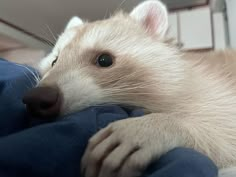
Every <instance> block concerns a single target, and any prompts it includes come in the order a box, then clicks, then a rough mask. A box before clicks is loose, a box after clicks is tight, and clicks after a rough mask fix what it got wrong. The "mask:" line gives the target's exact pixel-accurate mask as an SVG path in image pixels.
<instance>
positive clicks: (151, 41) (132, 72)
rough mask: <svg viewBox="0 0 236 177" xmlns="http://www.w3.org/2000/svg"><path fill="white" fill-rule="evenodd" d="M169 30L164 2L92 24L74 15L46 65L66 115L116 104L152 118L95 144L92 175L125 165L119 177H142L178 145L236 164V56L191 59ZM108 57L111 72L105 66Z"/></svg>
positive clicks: (47, 81)
mask: <svg viewBox="0 0 236 177" xmlns="http://www.w3.org/2000/svg"><path fill="white" fill-rule="evenodd" d="M167 29H168V23H167V11H166V8H165V6H164V5H163V4H162V3H160V2H159V1H146V2H144V3H142V4H140V5H138V6H137V7H136V8H134V10H133V11H132V12H131V13H130V14H125V13H118V14H116V15H115V16H113V17H111V18H109V19H106V20H102V21H96V22H93V23H84V22H82V20H81V19H79V18H77V17H74V18H73V19H72V20H71V21H70V22H69V24H68V25H67V27H66V29H65V31H64V33H63V34H62V35H61V37H60V38H59V40H58V42H57V44H56V46H55V48H54V49H53V51H52V53H51V54H49V55H48V56H47V57H46V58H45V59H44V60H43V61H42V63H41V64H40V66H39V67H40V71H41V72H42V74H43V78H42V80H41V81H40V83H39V86H41V87H42V86H57V87H58V88H59V89H60V92H61V94H62V97H63V101H62V105H61V108H60V113H61V114H67V113H71V112H74V111H78V110H81V109H83V108H85V107H88V106H92V105H98V104H109V103H112V104H121V105H133V106H138V107H143V108H144V109H145V110H146V111H147V112H149V114H146V115H145V116H143V117H140V118H134V119H126V120H121V121H117V122H114V123H112V124H110V125H109V126H108V127H107V128H105V129H104V130H101V131H100V132H98V133H97V134H96V135H95V136H94V137H92V138H91V140H90V141H89V145H88V148H87V150H86V152H85V155H84V158H83V160H82V171H83V173H84V175H85V176H86V177H89V176H91V177H92V176H94V177H95V176H97V177H98V175H99V174H100V177H110V176H114V175H112V170H114V169H117V168H118V167H119V170H118V172H117V174H118V176H121V177H126V176H127V177H132V176H135V175H137V173H138V175H139V173H140V174H141V172H142V171H143V170H144V169H145V168H146V167H147V165H148V164H150V162H151V161H153V160H154V159H156V158H158V157H160V156H161V155H162V154H164V153H166V152H167V151H169V150H171V149H173V148H175V147H179V146H183V147H190V148H193V149H195V150H197V151H200V152H202V153H204V154H206V155H207V156H209V157H210V158H211V159H212V160H213V161H214V162H215V163H216V164H217V166H218V167H219V168H226V167H227V168H228V167H232V166H236V77H235V76H236V57H235V56H236V55H235V54H236V53H234V52H232V53H231V52H222V53H219V54H217V56H218V59H217V61H218V62H215V57H214V56H213V54H212V55H211V54H209V55H204V57H202V56H201V58H199V57H197V59H191V58H192V57H191V58H189V57H188V55H186V54H184V53H181V52H180V51H179V50H178V49H177V48H175V46H172V45H171V44H169V43H167V42H165V33H166V31H167ZM103 55H106V57H107V56H108V57H110V58H109V59H111V60H112V64H111V65H110V66H108V67H104V65H103V66H101V63H100V60H99V61H98V59H99V57H100V58H101V56H102V57H104V56H103ZM106 57H105V58H106ZM207 58H212V59H209V60H207ZM102 59H104V58H102ZM104 60H105V59H104ZM213 60H214V61H213ZM53 61H54V66H53V67H52V66H51V64H52V62H53ZM211 61H213V62H211ZM105 64H107V63H105ZM116 143H118V144H119V146H118V147H117V148H115V150H114V151H112V152H110V151H109V149H111V148H112V147H113V146H114V144H116ZM130 152H133V153H131V154H132V155H130ZM105 154H106V158H105V159H104V158H103V157H104V155H105ZM101 159H102V161H103V163H102V167H101V169H100V171H98V170H97V167H98V165H99V164H100V163H99V162H100V161H99V160H101ZM124 159H126V160H125V161H124ZM86 167H88V168H89V170H86ZM88 168H87V169H88ZM134 169H135V170H134Z"/></svg>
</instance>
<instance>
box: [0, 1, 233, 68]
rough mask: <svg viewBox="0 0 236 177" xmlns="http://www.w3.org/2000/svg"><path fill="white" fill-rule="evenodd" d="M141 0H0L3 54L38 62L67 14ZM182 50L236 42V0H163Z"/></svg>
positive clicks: (99, 15)
mask: <svg viewBox="0 0 236 177" xmlns="http://www.w3.org/2000/svg"><path fill="white" fill-rule="evenodd" d="M141 1H142V0H96V1H95V0H40V1H39V0H20V1H16V0H0V57H2V58H6V59H8V60H12V61H17V62H19V63H26V64H29V65H35V64H37V62H38V61H39V60H40V59H41V58H43V57H44V56H45V55H46V54H47V53H48V52H49V51H50V50H51V45H50V44H51V43H53V42H55V39H56V38H57V36H58V35H59V34H60V33H61V32H62V30H63V28H64V26H65V24H66V23H67V22H68V20H69V19H70V18H71V17H72V16H74V15H78V16H80V17H81V18H83V19H86V20H90V21H93V20H97V19H103V18H105V17H109V15H110V14H112V13H113V12H114V11H115V10H117V9H123V10H124V11H130V10H131V9H132V8H133V7H134V6H136V5H137V4H138V3H140V2H141ZM162 1H163V2H164V3H165V4H166V5H167V7H168V9H169V23H170V30H169V32H168V36H169V37H171V38H173V39H174V41H175V42H176V43H177V45H178V47H179V48H180V49H181V50H185V51H195V52H202V51H212V50H220V49H225V48H236V0H162Z"/></svg>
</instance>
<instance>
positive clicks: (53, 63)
mask: <svg viewBox="0 0 236 177" xmlns="http://www.w3.org/2000/svg"><path fill="white" fill-rule="evenodd" d="M57 59H58V57H56V59H55V60H53V62H52V67H53V66H54V65H55V64H56V62H57Z"/></svg>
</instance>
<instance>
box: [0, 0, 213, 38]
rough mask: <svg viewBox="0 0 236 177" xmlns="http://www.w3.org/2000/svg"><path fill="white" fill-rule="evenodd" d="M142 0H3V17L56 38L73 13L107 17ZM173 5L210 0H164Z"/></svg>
mask: <svg viewBox="0 0 236 177" xmlns="http://www.w3.org/2000/svg"><path fill="white" fill-rule="evenodd" d="M141 1H142V0H96V1H95V0H20V1H16V0H1V6H0V19H3V20H5V21H7V22H9V23H11V24H14V25H16V26H18V27H20V28H22V29H24V30H26V31H28V32H31V33H33V34H35V35H37V36H40V37H43V38H48V39H50V40H52V39H53V37H52V34H51V32H50V30H49V29H48V27H49V28H50V29H51V31H52V32H53V33H54V34H55V35H57V34H59V33H60V32H61V31H62V30H63V28H64V26H65V24H66V22H67V21H68V20H69V19H70V17H71V16H74V15H78V16H80V17H82V18H85V19H88V20H96V19H101V18H104V17H108V16H109V15H110V14H112V12H113V11H114V10H116V9H119V8H122V9H124V10H125V11H130V10H131V9H132V8H133V7H134V6H135V5H137V4H138V3H140V2H141ZM163 1H164V2H165V3H166V4H167V5H168V7H169V8H170V9H173V8H181V7H186V6H195V5H201V4H206V3H207V2H208V0H163Z"/></svg>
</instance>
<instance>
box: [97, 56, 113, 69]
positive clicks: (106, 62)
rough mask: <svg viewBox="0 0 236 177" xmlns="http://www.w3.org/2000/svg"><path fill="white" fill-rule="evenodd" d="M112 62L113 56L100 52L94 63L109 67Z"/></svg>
mask: <svg viewBox="0 0 236 177" xmlns="http://www.w3.org/2000/svg"><path fill="white" fill-rule="evenodd" d="M112 64H113V57H112V56H111V55H109V54H102V55H99V56H98V57H97V61H96V65H98V66H100V67H109V66H111V65H112Z"/></svg>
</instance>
